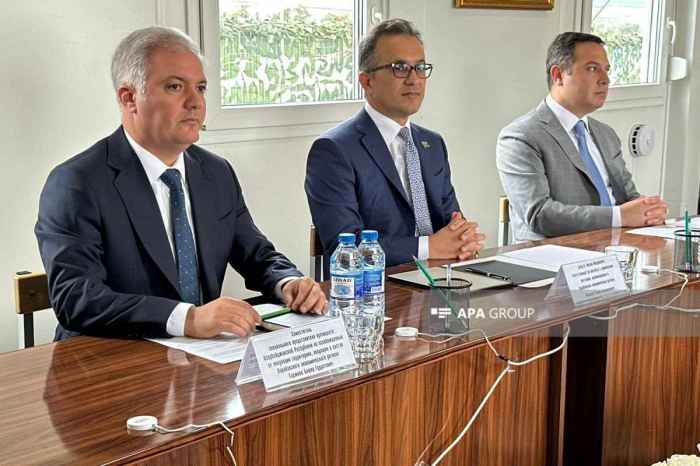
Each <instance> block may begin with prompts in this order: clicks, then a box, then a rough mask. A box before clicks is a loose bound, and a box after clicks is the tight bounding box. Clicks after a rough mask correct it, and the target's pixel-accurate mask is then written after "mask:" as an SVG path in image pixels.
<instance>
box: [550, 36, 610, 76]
mask: <svg viewBox="0 0 700 466" xmlns="http://www.w3.org/2000/svg"><path fill="white" fill-rule="evenodd" d="M579 42H595V43H596V44H598V45H605V41H604V40H603V39H601V38H600V37H598V36H594V35H593V34H586V33H584V32H563V33H561V34H559V35H558V36H557V37H555V38H554V40H553V41H552V43H551V44H550V45H549V49H547V64H546V66H547V86H548V87H549V89H550V90H551V89H552V86H553V85H554V80H553V79H552V75H551V74H550V72H551V70H552V67H554V66H558V67H559V68H561V69H563V70H564V71H566V73H567V74H571V68H572V66H573V64H574V60H575V59H576V44H578V43H579Z"/></svg>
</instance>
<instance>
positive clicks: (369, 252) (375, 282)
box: [358, 230, 386, 313]
mask: <svg viewBox="0 0 700 466" xmlns="http://www.w3.org/2000/svg"><path fill="white" fill-rule="evenodd" d="M378 238H379V234H378V233H377V232H376V231H375V230H364V231H363V232H362V242H361V243H360V246H359V247H358V250H359V251H360V256H362V261H363V265H364V271H365V274H364V275H365V276H364V293H363V294H364V302H365V307H364V309H365V312H367V313H374V312H377V311H378V310H379V309H380V308H381V310H382V311H383V310H384V270H385V268H386V255H385V254H384V250H383V249H382V247H381V246H380V245H379V242H377V239H378Z"/></svg>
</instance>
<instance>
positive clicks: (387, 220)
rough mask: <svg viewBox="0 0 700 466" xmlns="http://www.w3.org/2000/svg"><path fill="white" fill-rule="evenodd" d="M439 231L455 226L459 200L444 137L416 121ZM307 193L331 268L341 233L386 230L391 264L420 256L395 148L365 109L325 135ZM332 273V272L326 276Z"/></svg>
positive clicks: (383, 238) (383, 237) (316, 147)
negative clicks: (392, 149) (452, 222)
mask: <svg viewBox="0 0 700 466" xmlns="http://www.w3.org/2000/svg"><path fill="white" fill-rule="evenodd" d="M411 134H412V136H413V142H414V143H415V145H416V148H417V149H418V153H419V155H420V161H421V171H422V173H423V182H424V184H425V194H426V197H427V200H428V207H429V209H430V219H431V221H432V224H433V229H434V231H438V230H439V229H440V228H442V227H444V226H445V225H447V224H448V223H449V221H450V216H451V214H452V212H459V211H460V209H459V204H458V203H457V198H456V197H455V191H454V188H453V187H452V182H451V181H450V164H449V163H448V161H447V148H446V147H445V142H444V141H443V139H442V137H441V136H440V135H439V134H438V133H435V132H433V131H430V130H427V129H425V128H422V127H420V126H418V125H414V124H411ZM305 188H306V196H307V198H308V200H309V208H310V209H311V217H312V219H313V222H314V225H316V228H317V231H318V234H319V236H320V237H321V242H322V244H323V251H324V254H323V256H324V270H325V272H326V274H328V262H329V260H330V256H331V255H332V254H333V251H334V250H335V248H336V246H337V245H338V234H339V233H355V234H356V235H357V237H358V241H359V233H360V231H362V230H365V229H371V230H377V231H378V232H379V243H380V244H381V246H382V248H383V249H384V252H385V253H386V258H387V265H388V266H392V265H396V264H402V263H405V262H410V261H411V260H412V258H411V255H417V253H418V238H417V237H416V236H415V230H416V220H415V216H414V214H413V206H412V205H411V204H410V203H409V202H408V198H407V197H406V192H405V191H404V189H403V186H402V184H401V179H400V178H399V174H398V172H397V171H396V166H395V165H394V161H393V159H392V158H391V153H390V152H389V148H388V147H387V145H386V143H385V142H384V139H383V138H382V135H381V134H380V132H379V129H377V126H376V125H375V124H374V122H373V121H372V119H371V118H370V116H369V115H368V114H367V112H366V111H365V109H364V108H362V109H361V110H360V111H359V112H358V113H357V114H356V115H355V116H354V117H352V118H350V119H349V120H347V121H344V122H343V123H341V124H340V125H338V126H336V127H335V128H333V129H331V130H329V131H327V132H326V133H324V134H322V135H321V137H320V138H319V139H317V140H316V141H315V142H314V144H313V146H312V147H311V151H310V152H309V158H308V162H307V166H306V183H305ZM326 276H328V275H326Z"/></svg>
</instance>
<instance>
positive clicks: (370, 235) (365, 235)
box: [362, 230, 379, 241]
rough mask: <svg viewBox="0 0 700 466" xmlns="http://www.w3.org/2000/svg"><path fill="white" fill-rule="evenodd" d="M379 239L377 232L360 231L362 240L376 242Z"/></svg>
mask: <svg viewBox="0 0 700 466" xmlns="http://www.w3.org/2000/svg"><path fill="white" fill-rule="evenodd" d="M377 238H379V233H377V230H362V239H364V240H367V241H377Z"/></svg>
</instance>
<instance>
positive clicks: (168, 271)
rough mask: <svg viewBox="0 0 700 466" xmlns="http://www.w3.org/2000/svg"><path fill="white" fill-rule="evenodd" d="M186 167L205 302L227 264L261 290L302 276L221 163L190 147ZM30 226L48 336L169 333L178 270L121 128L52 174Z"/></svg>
mask: <svg viewBox="0 0 700 466" xmlns="http://www.w3.org/2000/svg"><path fill="white" fill-rule="evenodd" d="M185 167H186V173H187V184H188V188H189V194H190V202H191V207H192V216H193V223H194V230H195V237H196V242H197V258H198V261H199V273H200V284H201V290H202V294H203V298H204V302H205V303H206V302H209V301H212V300H214V299H216V298H218V297H219V296H220V295H221V285H222V283H223V280H224V274H225V272H226V266H227V264H231V266H232V267H233V268H234V269H235V270H236V271H237V272H238V273H240V274H241V275H242V276H243V277H244V278H245V282H246V287H248V288H250V289H253V290H262V291H263V292H264V293H266V294H268V295H273V290H274V286H275V284H276V283H277V282H278V281H279V280H280V279H282V278H284V277H288V276H301V273H300V272H299V271H298V270H296V268H295V267H294V264H292V263H291V262H290V261H289V260H288V259H287V258H286V257H285V256H283V255H282V254H280V253H278V252H276V251H275V249H274V246H273V245H272V243H271V242H270V241H268V240H267V238H265V236H264V235H263V234H262V233H261V232H260V230H258V229H257V227H256V226H255V224H254V223H253V219H252V218H251V216H250V213H249V212H248V209H247V207H246V205H245V201H244V199H243V194H242V192H241V187H240V185H239V183H238V179H237V178H236V175H235V173H234V172H233V169H232V168H231V166H230V165H229V164H228V162H227V161H226V160H224V159H223V158H221V157H219V156H217V155H214V154H212V153H211V152H208V151H206V150H204V149H202V148H200V147H197V146H194V145H193V146H191V147H190V148H189V149H187V150H186V151H185ZM35 233H36V236H37V239H38V240H39V250H40V252H41V257H42V260H43V262H44V266H45V268H46V273H47V275H48V280H49V290H50V296H51V304H52V306H53V308H54V311H55V312H56V316H57V317H58V321H59V326H58V328H57V329H56V339H57V340H60V339H63V338H68V337H71V336H77V335H80V334H88V335H101V336H117V337H118V336H122V337H123V336H131V337H137V336H144V337H164V336H168V334H167V333H166V330H165V329H166V322H167V320H168V317H169V316H170V314H171V313H172V311H173V309H174V308H175V306H176V305H177V304H178V303H180V302H182V296H181V294H180V285H179V280H178V273H177V267H176V265H175V260H174V258H173V254H172V249H171V247H170V243H169V242H168V237H167V234H166V231H165V226H164V225H163V221H162V217H161V215H160V211H159V210H158V204H157V202H156V198H155V195H154V193H153V189H152V188H151V185H150V184H149V182H148V178H147V177H146V172H145V171H144V169H143V166H142V165H141V162H140V161H139V159H138V158H137V156H136V154H135V153H134V151H133V150H132V149H131V146H130V145H129V143H128V141H127V140H126V137H125V135H124V130H123V129H122V128H119V129H118V130H117V131H116V132H115V133H114V134H112V135H111V136H109V137H108V138H105V139H103V140H101V141H99V142H98V143H97V144H95V145H94V146H92V147H91V148H89V149H88V150H86V151H85V152H83V153H82V154H80V155H77V156H75V157H73V158H72V159H70V160H68V161H66V162H65V163H63V164H61V165H59V166H58V167H56V168H55V169H54V170H53V171H52V172H51V174H50V175H49V178H48V180H47V182H46V185H45V186H44V190H43V192H42V194H41V201H40V205H39V219H38V221H37V224H36V228H35Z"/></svg>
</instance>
